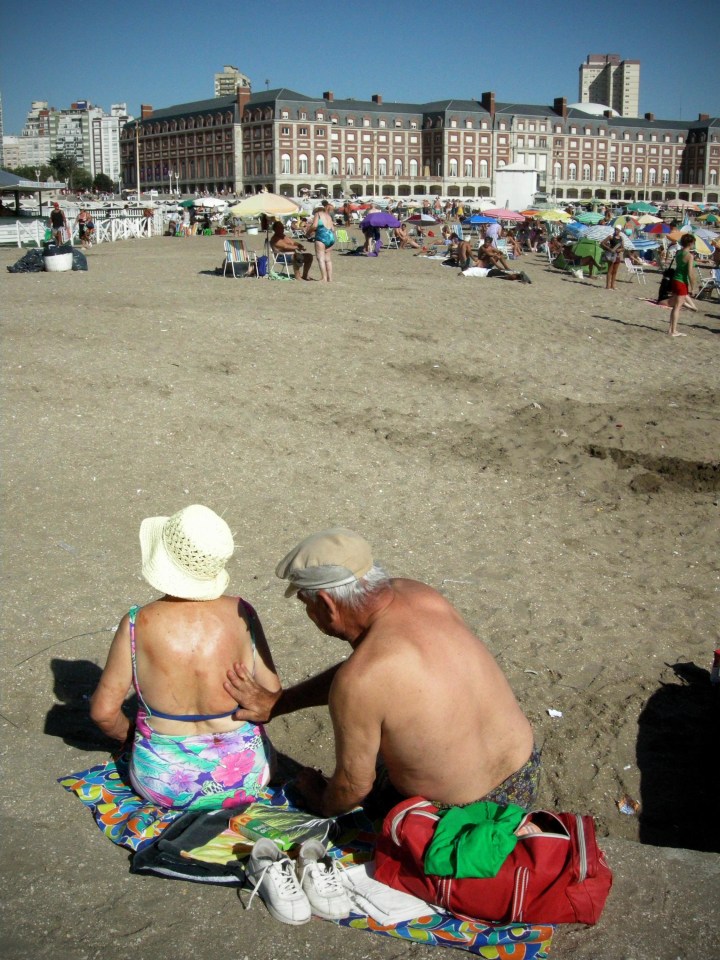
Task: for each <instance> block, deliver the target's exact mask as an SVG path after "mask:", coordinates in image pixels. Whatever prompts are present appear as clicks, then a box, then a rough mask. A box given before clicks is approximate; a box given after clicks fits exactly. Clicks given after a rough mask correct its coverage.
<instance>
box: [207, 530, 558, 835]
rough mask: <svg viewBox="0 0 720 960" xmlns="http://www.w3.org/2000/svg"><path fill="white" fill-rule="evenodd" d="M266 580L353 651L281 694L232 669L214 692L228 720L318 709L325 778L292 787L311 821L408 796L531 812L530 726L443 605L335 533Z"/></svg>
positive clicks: (486, 654) (292, 556) (305, 545)
mask: <svg viewBox="0 0 720 960" xmlns="http://www.w3.org/2000/svg"><path fill="white" fill-rule="evenodd" d="M275 573H276V575H277V576H278V577H280V579H282V580H287V581H289V586H288V587H287V589H286V591H285V595H286V596H288V597H293V596H294V597H297V599H298V600H299V601H300V603H302V605H303V606H304V608H305V612H306V614H307V616H308V617H309V618H310V620H312V622H313V623H314V624H315V626H316V627H318V629H319V630H320V631H321V632H322V633H324V634H325V635H326V636H329V637H336V638H337V639H339V640H343V641H345V642H346V643H348V644H349V645H350V647H351V649H352V652H351V654H350V656H349V657H348V658H347V659H346V660H344V661H342V662H341V663H339V664H336V665H335V666H333V667H330V669H328V670H325V671H324V672H323V673H320V674H318V675H317V676H315V677H311V678H310V679H309V680H305V681H304V682H302V683H300V684H297V685H296V686H294V687H290V688H288V689H285V690H282V691H280V692H276V691H273V690H271V689H265V688H264V687H263V686H262V685H260V684H259V683H257V682H256V681H254V680H253V679H252V676H251V674H250V671H249V669H248V668H247V666H246V665H243V664H241V663H237V664H234V665H233V668H232V669H231V670H229V671H228V673H227V680H226V682H225V684H224V688H225V691H226V692H227V693H229V694H230V695H231V696H232V697H234V699H236V700H237V702H238V703H239V704H240V705H241V709H239V710H238V711H237V712H236V714H235V719H237V720H246V721H249V720H251V718H256V719H255V720H253V722H259V721H261V720H262V721H267V720H269V719H270V718H271V717H276V716H280V715H282V714H287V713H292V712H293V711H295V710H300V709H303V708H305V707H311V706H321V705H324V704H327V705H328V707H329V709H330V717H331V720H332V724H333V729H334V731H335V758H336V765H335V771H334V773H333V774H332V776H330V777H329V778H326V777H324V776H323V775H322V773H320V772H319V771H317V770H314V769H312V768H309V767H306V768H303V769H302V770H301V771H300V773H299V775H298V777H297V779H295V780H294V782H293V787H294V788H295V789H296V790H297V791H298V793H300V794H301V796H302V798H303V801H304V805H305V806H306V807H307V808H308V809H309V810H312V811H314V812H317V813H319V814H321V815H322V816H325V817H329V816H334V815H337V814H341V813H345V812H346V811H348V810H351V809H352V808H353V807H354V806H356V805H357V804H359V803H362V802H363V801H364V800H366V798H367V806H369V807H370V808H371V809H372V811H373V815H379V814H380V813H384V812H387V810H388V809H390V808H391V807H392V806H394V805H395V804H396V803H397V802H399V800H400V799H402V798H403V797H412V796H417V795H419V796H422V797H427V798H428V799H431V800H432V801H433V802H435V803H437V804H438V805H439V806H447V807H449V806H459V805H466V804H469V803H474V802H476V801H478V800H489V801H494V802H495V803H498V804H508V803H516V804H517V805H518V806H521V807H523V809H525V810H530V809H532V807H533V804H534V802H535V798H536V793H537V787H538V780H539V775H540V752H539V750H538V749H537V748H536V747H535V745H534V741H533V731H532V728H531V726H530V723H529V722H528V720H527V718H526V717H525V715H524V713H523V712H522V710H521V708H520V706H519V704H518V702H517V700H516V699H515V696H514V694H513V692H512V690H511V689H510V684H509V683H508V681H507V679H506V678H505V676H504V674H503V672H502V671H501V669H500V667H499V666H498V664H497V663H496V661H495V659H494V657H493V656H492V654H491V653H490V651H489V650H488V648H487V647H486V646H485V644H484V643H483V642H482V640H480V639H479V638H478V637H476V636H474V635H473V633H472V632H471V630H470V628H469V627H468V625H467V624H466V623H465V622H464V620H463V619H462V617H461V616H460V614H459V613H458V611H457V610H455V609H454V607H452V606H451V604H450V603H449V602H448V601H447V600H446V599H445V598H444V597H443V596H441V594H439V593H438V592H437V591H436V590H433V589H432V588H431V587H429V586H427V585H426V584H424V583H420V582H418V581H417V580H407V579H403V578H397V579H396V578H392V579H391V578H390V577H389V576H388V575H387V574H386V573H385V571H384V570H383V569H382V567H380V566H378V565H377V564H376V563H375V562H374V560H373V556H372V551H371V548H370V544H369V543H368V542H367V541H366V540H365V539H364V538H363V537H361V536H360V535H359V534H357V533H355V532H354V531H352V530H347V529H344V528H334V529H331V530H324V531H322V532H321V533H317V534H314V535H311V536H309V537H306V538H305V539H304V540H303V541H301V542H300V543H299V544H298V545H297V546H296V547H294V548H293V549H292V550H291V551H290V552H289V553H288V554H287V555H286V556H285V557H284V558H283V559H282V560H281V561H280V563H279V564H278V566H277V568H276V570H275ZM371 790H372V795H371Z"/></svg>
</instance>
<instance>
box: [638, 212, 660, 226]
mask: <svg viewBox="0 0 720 960" xmlns="http://www.w3.org/2000/svg"><path fill="white" fill-rule="evenodd" d="M662 222H663V221H662V220H661V218H660V217H654V216H653V215H652V214H651V213H644V214H643V215H642V216H641V217H639V218H638V223H639V224H642V226H643V227H645V226H647V224H648V223H662Z"/></svg>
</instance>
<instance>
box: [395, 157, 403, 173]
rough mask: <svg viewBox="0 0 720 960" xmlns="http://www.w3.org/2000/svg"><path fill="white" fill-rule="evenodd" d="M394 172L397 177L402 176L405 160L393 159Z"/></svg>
mask: <svg viewBox="0 0 720 960" xmlns="http://www.w3.org/2000/svg"><path fill="white" fill-rule="evenodd" d="M393 173H394V174H395V176H396V177H401V176H402V174H403V162H402V160H399V159H395V160H394V161H393Z"/></svg>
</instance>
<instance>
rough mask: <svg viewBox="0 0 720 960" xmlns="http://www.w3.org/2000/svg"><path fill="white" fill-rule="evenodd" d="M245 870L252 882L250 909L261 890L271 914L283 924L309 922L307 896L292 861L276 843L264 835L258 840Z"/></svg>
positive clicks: (309, 913) (309, 914) (309, 912)
mask: <svg viewBox="0 0 720 960" xmlns="http://www.w3.org/2000/svg"><path fill="white" fill-rule="evenodd" d="M245 873H246V876H247V879H248V880H249V882H250V883H252V884H253V892H252V894H251V895H250V900H249V901H248V910H249V909H250V904H251V903H252V902H253V899H254V898H255V894H256V893H259V894H260V896H261V897H262V899H263V900H264V901H265V906H266V907H267V908H268V913H269V914H270V915H271V916H272V917H274V918H275V919H276V920H279V921H280V923H290V924H293V925H295V926H297V925H299V924H301V923H307V922H308V920H309V919H310V917H311V916H312V914H311V911H310V903H309V901H308V898H307V896H306V895H305V894H304V893H303V891H302V889H301V888H300V884H299V883H298V878H297V875H296V873H295V869H294V867H293V864H292V862H291V861H290V859H289V858H288V857H287V856H286V855H285V854H284V853H282V852H281V850H280V849H279V847H278V846H277V844H276V843H273V841H272V840H267V839H266V838H264V837H263V838H262V839H261V840H258V841H256V843H255V845H254V846H253V848H252V853H251V854H250V859H249V860H248V865H247V868H246V870H245Z"/></svg>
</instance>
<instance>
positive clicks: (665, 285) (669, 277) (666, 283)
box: [657, 257, 675, 303]
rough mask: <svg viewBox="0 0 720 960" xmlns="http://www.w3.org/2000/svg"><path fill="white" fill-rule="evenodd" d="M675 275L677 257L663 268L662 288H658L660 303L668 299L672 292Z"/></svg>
mask: <svg viewBox="0 0 720 960" xmlns="http://www.w3.org/2000/svg"><path fill="white" fill-rule="evenodd" d="M674 276H675V258H674V257H673V262H672V263H671V264H670V266H669V267H667V268H666V269H665V270H663V274H662V279H661V280H660V289H659V290H658V296H657V298H658V303H660V302H661V301H663V300H667V299H668V298H669V297H670V294H671V293H672V282H673V277H674Z"/></svg>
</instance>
